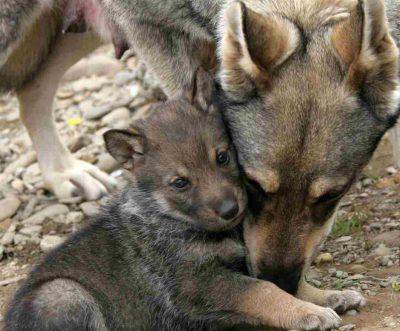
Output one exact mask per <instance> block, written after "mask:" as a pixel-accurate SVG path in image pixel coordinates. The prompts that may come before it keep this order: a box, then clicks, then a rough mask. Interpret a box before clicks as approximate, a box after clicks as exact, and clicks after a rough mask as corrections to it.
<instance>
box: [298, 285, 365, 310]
mask: <svg viewBox="0 0 400 331" xmlns="http://www.w3.org/2000/svg"><path fill="white" fill-rule="evenodd" d="M297 298H299V299H301V300H304V301H307V302H312V303H314V304H316V305H319V306H323V307H329V308H332V309H333V310H335V311H336V312H338V313H340V314H341V313H344V312H346V311H348V310H351V309H359V308H361V307H363V306H365V303H366V300H365V299H364V297H363V296H362V295H361V294H360V293H358V292H356V291H351V290H345V291H333V290H321V289H318V288H315V287H314V286H311V285H310V284H308V283H307V282H305V281H304V280H301V282H300V285H299V290H298V292H297Z"/></svg>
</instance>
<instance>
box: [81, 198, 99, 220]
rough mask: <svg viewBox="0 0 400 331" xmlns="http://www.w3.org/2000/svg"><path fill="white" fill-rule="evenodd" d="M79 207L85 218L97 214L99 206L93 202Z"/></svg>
mask: <svg viewBox="0 0 400 331" xmlns="http://www.w3.org/2000/svg"><path fill="white" fill-rule="evenodd" d="M79 207H80V208H81V210H82V211H83V213H84V214H85V215H86V216H93V215H96V214H97V213H98V212H99V205H98V204H97V203H96V202H93V201H88V202H84V203H81V204H80V205H79Z"/></svg>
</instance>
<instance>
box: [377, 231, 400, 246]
mask: <svg viewBox="0 0 400 331" xmlns="http://www.w3.org/2000/svg"><path fill="white" fill-rule="evenodd" d="M371 241H372V242H374V243H383V244H385V245H386V246H388V247H396V246H400V230H395V231H388V232H383V233H380V234H378V235H377V236H375V237H374V238H372V239H371Z"/></svg>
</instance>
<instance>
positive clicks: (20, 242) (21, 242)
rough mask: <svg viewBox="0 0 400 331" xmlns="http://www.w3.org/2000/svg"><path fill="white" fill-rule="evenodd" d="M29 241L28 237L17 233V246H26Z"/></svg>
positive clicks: (15, 242) (15, 237) (15, 238)
mask: <svg viewBox="0 0 400 331" xmlns="http://www.w3.org/2000/svg"><path fill="white" fill-rule="evenodd" d="M28 240H29V237H28V236H25V235H23V234H19V233H17V234H16V235H15V236H14V244H15V245H25V244H26V243H27V241H28Z"/></svg>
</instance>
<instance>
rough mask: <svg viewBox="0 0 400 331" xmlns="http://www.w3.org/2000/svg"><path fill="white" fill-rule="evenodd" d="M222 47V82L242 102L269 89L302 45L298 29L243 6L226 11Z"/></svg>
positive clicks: (229, 92) (288, 22)
mask: <svg viewBox="0 0 400 331" xmlns="http://www.w3.org/2000/svg"><path fill="white" fill-rule="evenodd" d="M223 24H224V25H223V26H222V31H221V32H222V40H221V42H220V45H219V56H220V59H221V71H220V81H221V86H222V89H223V90H224V91H225V92H226V93H227V94H228V96H229V97H230V98H232V99H235V100H237V101H242V100H244V99H245V98H246V97H248V95H249V94H251V93H252V92H253V91H254V88H256V87H268V83H269V82H268V81H269V76H270V74H271V73H272V71H273V70H274V69H276V68H277V67H278V66H279V65H281V64H282V63H284V62H285V61H286V60H287V59H288V58H289V57H290V56H291V55H292V54H293V52H294V51H295V50H296V48H297V47H298V46H299V43H300V34H299V31H298V29H297V28H296V26H295V25H294V24H292V23H291V22H290V21H288V20H286V19H285V18H283V17H280V16H276V15H274V14H272V13H271V14H268V15H261V14H259V13H256V12H255V11H253V10H251V9H249V8H247V7H246V6H245V5H244V4H243V3H241V2H233V3H231V4H230V5H229V7H228V8H227V9H226V12H225V17H224V22H223Z"/></svg>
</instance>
